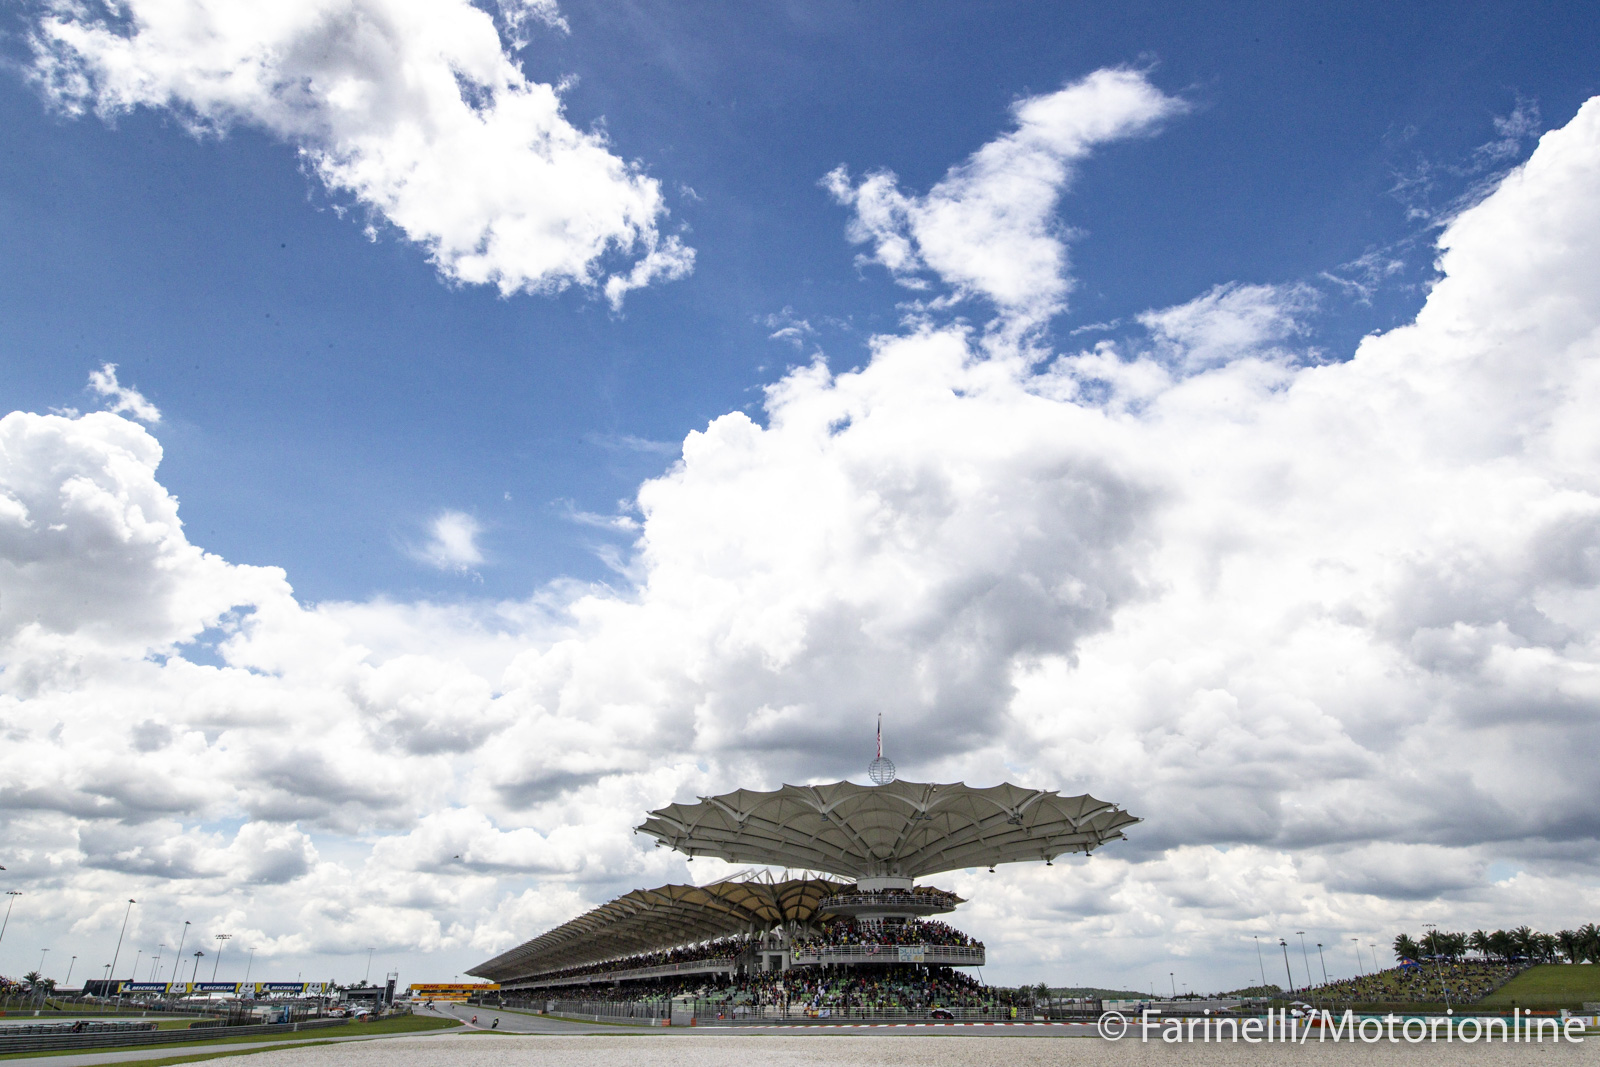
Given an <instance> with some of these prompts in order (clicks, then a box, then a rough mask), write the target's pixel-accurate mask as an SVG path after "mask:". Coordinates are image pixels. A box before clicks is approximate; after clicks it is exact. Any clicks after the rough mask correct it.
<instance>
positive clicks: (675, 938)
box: [467, 871, 845, 982]
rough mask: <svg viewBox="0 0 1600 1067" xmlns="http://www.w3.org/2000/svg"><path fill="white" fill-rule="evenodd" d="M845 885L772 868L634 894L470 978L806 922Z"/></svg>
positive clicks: (527, 972)
mask: <svg viewBox="0 0 1600 1067" xmlns="http://www.w3.org/2000/svg"><path fill="white" fill-rule="evenodd" d="M787 873H788V872H785V875H787ZM844 888H845V886H844V884H843V883H840V882H835V881H833V880H831V879H828V878H820V877H817V876H815V875H811V874H806V875H803V876H800V877H783V876H774V875H773V874H772V872H770V871H744V872H741V873H739V874H736V875H733V876H732V877H730V878H726V879H723V880H722V881H720V882H712V883H711V884H710V885H664V886H661V887H660V888H658V889H636V890H634V891H633V892H632V893H629V894H627V895H626V896H621V897H618V898H617V899H616V900H613V901H612V902H611V903H609V904H602V905H601V906H600V907H598V908H595V909H594V910H593V911H591V912H587V913H586V914H583V915H580V916H578V917H577V918H576V919H573V920H572V921H571V922H568V923H564V924H563V925H561V926H558V927H556V928H555V929H554V930H551V931H549V932H548V933H544V934H540V935H539V936H538V937H536V938H534V939H533V940H532V941H529V942H526V943H525V944H521V945H518V946H517V947H516V948H514V949H511V950H510V951H509V952H502V953H501V954H500V955H498V956H496V957H495V958H494V959H492V960H489V961H488V962H486V963H480V964H478V965H477V966H476V967H473V968H471V969H470V970H468V971H467V973H468V974H473V975H477V976H478V977H480V978H487V979H488V980H490V981H491V982H509V981H514V980H516V979H519V978H527V977H529V976H531V975H536V974H544V973H546V972H548V971H556V970H562V969H564V968H567V967H582V966H585V965H587V964H591V963H601V962H604V961H605V960H611V959H617V958H619V957H622V956H629V955H633V954H635V953H639V952H653V951H656V950H657V949H666V948H673V947H676V946H678V945H688V944H694V943H695V942H699V941H708V940H710V939H712V938H716V937H726V936H728V935H729V934H741V933H749V932H755V931H760V930H766V929H769V928H771V927H773V926H777V925H779V924H781V923H785V922H808V921H810V919H811V917H812V916H813V915H814V914H815V913H816V910H817V904H818V902H819V901H821V900H822V899H823V898H825V897H830V896H833V895H834V894H836V893H838V892H840V891H841V890H843V889H844Z"/></svg>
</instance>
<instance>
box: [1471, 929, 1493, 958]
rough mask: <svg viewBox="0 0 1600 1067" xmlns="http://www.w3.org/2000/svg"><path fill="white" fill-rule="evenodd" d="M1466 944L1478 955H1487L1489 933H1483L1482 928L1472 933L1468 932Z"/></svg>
mask: <svg viewBox="0 0 1600 1067" xmlns="http://www.w3.org/2000/svg"><path fill="white" fill-rule="evenodd" d="M1467 944H1468V945H1470V946H1471V948H1472V951H1474V952H1476V953H1478V955H1480V956H1487V955H1488V954H1489V935H1488V934H1486V933H1484V932H1483V931H1482V930H1474V931H1472V933H1470V934H1468V935H1467Z"/></svg>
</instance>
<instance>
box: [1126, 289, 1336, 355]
mask: <svg viewBox="0 0 1600 1067" xmlns="http://www.w3.org/2000/svg"><path fill="white" fill-rule="evenodd" d="M1315 305H1316V291H1315V290H1314V289H1312V288H1311V287H1310V286H1307V285H1285V286H1273V285H1219V286H1216V287H1215V288H1213V289H1212V290H1211V291H1210V292H1208V293H1206V294H1205V295H1203V296H1199V297H1196V298H1195V299H1193V300H1191V301H1189V302H1188V303H1185V304H1179V305H1178V306H1176V307H1169V308H1162V309H1160V310H1154V311H1146V312H1144V313H1143V314H1141V315H1140V316H1139V325H1141V326H1143V327H1144V328H1145V329H1147V330H1149V331H1150V334H1151V336H1152V338H1153V339H1154V341H1155V343H1156V349H1157V352H1158V353H1159V354H1160V356H1161V357H1162V358H1163V359H1164V360H1166V361H1168V362H1171V363H1173V364H1174V365H1175V366H1177V367H1178V368H1180V369H1181V370H1183V371H1186V372H1193V371H1195V370H1199V369H1201V368H1204V367H1213V366H1216V365H1218V364H1221V363H1226V362H1228V361H1230V360H1235V359H1241V358H1246V357H1254V358H1261V357H1266V356H1270V355H1272V354H1274V353H1276V352H1279V351H1281V349H1280V347H1279V346H1281V345H1282V344H1283V343H1284V342H1286V341H1288V340H1290V339H1291V338H1293V337H1295V336H1298V335H1301V334H1304V333H1305V326H1304V322H1303V319H1304V316H1305V315H1306V314H1307V313H1308V312H1309V311H1311V309H1312V308H1313V307H1314V306H1315Z"/></svg>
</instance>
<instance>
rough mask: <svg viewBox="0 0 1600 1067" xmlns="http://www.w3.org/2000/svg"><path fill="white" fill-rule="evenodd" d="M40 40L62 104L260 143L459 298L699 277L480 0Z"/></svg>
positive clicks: (136, 20) (155, 22)
mask: <svg viewBox="0 0 1600 1067" xmlns="http://www.w3.org/2000/svg"><path fill="white" fill-rule="evenodd" d="M499 10H500V13H501V26H502V27H503V28H504V29H505V31H506V33H507V34H508V35H509V36H510V37H512V38H513V42H512V43H513V44H516V43H518V42H519V41H521V38H522V35H523V31H525V30H527V29H529V28H530V23H540V24H542V25H544V26H545V27H548V28H553V29H558V30H564V29H565V23H564V22H562V21H561V18H560V15H559V13H558V11H557V9H556V6H555V4H554V3H551V2H549V0H536V2H531V3H529V2H523V0H505V2H502V3H500V5H499ZM29 39H30V42H31V45H32V49H33V60H32V66H31V74H32V77H33V79H34V81H35V83H36V84H37V85H38V86H39V87H40V89H41V90H42V92H43V93H44V94H45V95H46V97H47V99H48V100H49V101H51V102H52V103H53V104H54V105H55V106H57V107H59V108H61V109H62V110H64V111H66V112H68V113H72V114H77V113H82V112H84V111H86V110H89V109H93V110H94V111H96V112H98V113H99V114H100V115H101V116H103V117H105V118H106V119H108V120H109V119H111V118H113V117H115V116H116V115H117V114H119V113H122V112H126V111H130V110H132V109H134V108H139V107H148V108H160V109H164V110H166V111H168V112H170V113H172V114H174V115H176V116H177V117H178V118H179V119H180V120H181V121H183V122H184V123H186V124H187V125H188V126H189V127H190V128H191V129H193V130H194V131H195V132H196V133H197V134H202V133H222V132H225V131H226V130H228V129H229V128H231V127H234V126H241V125H243V126H251V127H255V128H258V129H262V130H265V131H266V132H268V133H270V134H272V135H273V136H276V137H278V138H280V139H282V140H283V141H285V142H287V143H288V144H291V145H293V146H294V147H295V148H296V149H297V150H298V151H299V152H300V154H301V157H302V158H303V159H304V161H305V163H306V165H307V167H308V168H309V169H310V170H311V171H312V172H314V173H315V174H316V175H317V176H318V178H320V179H321V181H322V182H323V184H325V185H326V186H327V187H328V189H329V190H330V191H332V192H333V193H335V194H336V195H341V196H349V197H351V198H352V199H353V200H354V201H355V202H357V203H359V204H361V205H362V206H363V207H365V208H367V209H369V210H370V211H371V212H372V214H373V217H374V218H375V219H381V220H384V221H387V222H388V223H389V224H391V225H393V226H395V227H396V228H397V229H399V230H400V232H402V233H404V234H405V235H406V237H407V238H409V239H410V240H412V241H414V242H416V243H417V244H419V245H421V246H422V247H423V248H425V249H427V251H428V253H429V255H430V256H431V257H432V259H433V262H434V264H435V266H436V267H437V268H438V270H439V273H440V274H441V275H443V276H444V277H445V278H446V279H448V280H450V281H452V282H460V283H465V284H482V285H493V286H496V287H497V288H498V289H499V290H500V292H501V293H503V294H508V295H509V294H511V293H515V292H519V291H527V292H549V291H555V290H560V289H564V288H566V287H568V286H569V285H580V286H597V287H599V288H600V289H601V290H603V292H604V293H605V296H606V298H607V299H608V300H609V301H610V302H611V304H612V305H613V307H616V306H620V303H621V301H622V299H623V296H624V294H626V293H627V292H628V291H629V290H631V289H637V288H639V287H641V286H645V285H649V284H650V283H651V282H653V281H657V280H670V279H673V278H681V277H683V276H684V275H686V274H687V273H689V271H690V270H691V269H692V267H693V263H694V251H693V249H690V248H687V247H685V246H684V245H683V244H682V242H681V241H680V240H679V238H678V237H677V236H676V235H672V234H664V233H663V232H662V230H661V228H660V227H661V224H662V222H663V220H664V219H665V217H666V207H665V205H664V201H663V197H662V193H661V186H660V183H659V182H657V181H656V180H655V179H654V178H651V177H650V176H648V175H647V174H645V173H644V171H643V170H642V169H641V168H640V167H639V166H638V165H637V164H634V163H630V162H628V161H626V160H624V159H622V158H621V157H620V156H618V155H617V154H616V153H615V152H614V151H613V150H612V148H611V146H610V144H609V143H608V141H607V139H606V137H605V135H604V133H603V131H600V130H580V129H578V128H577V127H576V126H574V125H573V124H572V123H571V122H570V121H569V120H568V119H567V117H566V116H565V114H564V113H563V108H562V102H561V96H560V90H559V88H558V87H555V86H551V85H546V84H543V83H540V82H537V81H533V80H531V79H529V78H528V77H527V76H526V75H524V74H523V72H522V70H521V68H520V67H519V66H518V65H517V63H516V61H515V60H514V58H513V57H512V56H511V55H510V54H508V52H507V50H506V47H505V44H504V43H503V41H502V38H501V33H500V30H499V29H497V27H496V24H495V21H494V19H493V18H492V17H491V16H490V15H489V14H487V13H486V12H485V11H483V10H482V9H481V8H479V7H477V6H474V5H473V4H471V3H469V2H468V0H441V2H438V3H428V4H416V3H407V2H404V0H284V2H279V3H272V4H265V5H263V4H252V3H242V2H240V0H202V2H198V3H189V4H172V3H166V2H164V0H130V2H126V3H108V2H105V0H91V2H89V3H79V2H77V0H44V2H43V3H41V4H40V5H39V6H38V8H37V9H36V13H35V16H34V17H33V19H32V21H31V32H30V35H29ZM629 258H631V259H632V263H631V264H630V265H627V266H625V267H622V268H619V269H617V270H615V271H609V272H608V268H607V266H606V263H608V262H610V261H612V260H627V259H629Z"/></svg>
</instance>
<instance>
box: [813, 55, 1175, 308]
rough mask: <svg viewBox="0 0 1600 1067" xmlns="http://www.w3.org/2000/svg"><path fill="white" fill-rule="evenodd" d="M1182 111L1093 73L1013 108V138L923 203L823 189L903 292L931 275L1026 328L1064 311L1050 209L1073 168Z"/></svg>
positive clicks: (888, 187)
mask: <svg viewBox="0 0 1600 1067" xmlns="http://www.w3.org/2000/svg"><path fill="white" fill-rule="evenodd" d="M1184 108H1185V105H1184V103H1183V101H1181V100H1179V99H1177V98H1175V97H1171V96H1167V95H1166V94H1164V93H1162V92H1161V91H1160V90H1159V89H1157V88H1156V87H1155V86H1153V85H1151V84H1150V81H1149V79H1148V78H1146V77H1145V75H1144V74H1143V72H1141V71H1136V70H1127V69H1115V70H1099V71H1096V72H1095V73H1093V74H1091V75H1089V76H1088V77H1086V78H1083V79H1082V80H1080V81H1077V82H1074V83H1072V84H1070V85H1068V86H1066V87H1065V88H1063V89H1060V90H1057V91H1056V92H1054V93H1048V94H1045V95H1042V96H1034V97H1029V98H1027V99H1025V100H1020V101H1018V102H1017V103H1016V104H1015V105H1014V106H1013V107H1012V109H1011V110H1012V115H1013V117H1014V119H1015V121H1016V128H1015V129H1014V130H1011V131H1010V132H1008V133H1006V134H1004V135H1003V136H1001V137H999V138H997V139H996V140H993V141H990V142H989V143H988V144H986V145H984V146H983V147H982V148H980V149H978V151H976V152H974V153H973V154H972V156H971V157H969V158H968V159H967V160H966V161H965V162H964V163H962V164H960V165H959V166H955V167H952V168H950V171H949V173H947V174H946V175H945V176H944V178H943V179H941V180H940V181H939V182H938V183H937V184H935V185H934V186H933V188H932V189H930V190H929V191H928V192H927V194H925V195H923V196H917V195H915V194H908V193H905V192H902V191H901V189H900V184H899V179H898V178H896V177H895V175H894V174H893V173H892V172H891V171H887V170H879V171H874V172H872V173H869V174H868V175H866V176H865V177H864V178H862V179H861V180H860V181H852V180H851V178H850V175H849V172H848V171H847V170H846V169H845V168H844V167H843V166H840V167H838V168H836V169H835V170H834V171H832V172H831V173H830V174H828V176H827V177H826V178H825V179H824V181H823V184H824V186H825V187H826V188H827V189H828V191H829V192H830V193H832V194H833V196H834V198H835V199H837V200H838V201H839V202H840V203H841V204H845V205H848V206H849V207H851V208H852V209H853V210H854V217H853V218H852V219H851V222H850V227H849V230H848V233H849V236H850V239H851V240H852V241H855V242H856V243H858V244H868V245H871V246H872V255H871V257H870V258H871V259H872V260H873V261H875V262H877V263H880V264H882V265H883V266H884V267H886V268H888V270H889V272H890V273H891V274H892V275H893V276H894V277H895V278H896V280H898V281H899V282H900V283H901V284H903V285H906V286H908V287H911V288H922V287H925V286H926V284H927V282H926V279H925V278H924V274H925V273H926V272H932V273H933V274H935V275H937V276H938V277H939V279H940V280H942V281H943V282H945V283H946V284H947V285H950V286H952V287H953V288H954V289H955V292H956V294H957V295H958V296H971V295H977V296H982V297H985V298H987V299H988V300H989V301H991V302H992V303H993V304H994V305H995V306H996V307H997V308H998V309H999V311H1000V312H1001V314H1002V316H1004V317H1005V318H1007V319H1008V320H1011V321H1012V322H1014V323H1016V324H1019V325H1031V324H1034V323H1037V322H1040V321H1042V320H1043V319H1045V318H1048V317H1049V316H1050V315H1053V314H1055V313H1056V312H1058V311H1060V310H1062V308H1064V307H1065V306H1066V298H1067V294H1068V293H1069V292H1071V290H1072V278H1071V276H1070V274H1069V272H1068V263H1067V245H1066V241H1067V237H1068V236H1069V235H1068V234H1067V233H1066V232H1065V231H1064V229H1063V228H1062V226H1061V225H1060V223H1059V222H1058V221H1057V220H1056V205H1057V203H1058V201H1059V200H1060V198H1061V195H1062V193H1064V192H1065V191H1066V190H1067V188H1068V187H1069V186H1070V185H1071V183H1072V179H1073V175H1074V171H1075V167H1076V165H1077V164H1078V163H1079V162H1080V161H1082V160H1083V159H1085V158H1086V157H1087V156H1088V155H1089V153H1090V151H1091V150H1093V149H1094V147H1095V146H1097V145H1101V144H1105V143H1106V142H1109V141H1117V140H1123V139H1125V138H1128V137H1135V136H1138V135H1140V134H1144V133H1148V132H1149V131H1151V130H1152V129H1153V128H1154V127H1155V126H1156V125H1157V124H1158V123H1160V122H1161V121H1162V120H1163V119H1166V118H1169V117H1171V116H1173V115H1176V114H1178V113H1180V112H1182V111H1183V110H1184Z"/></svg>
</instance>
